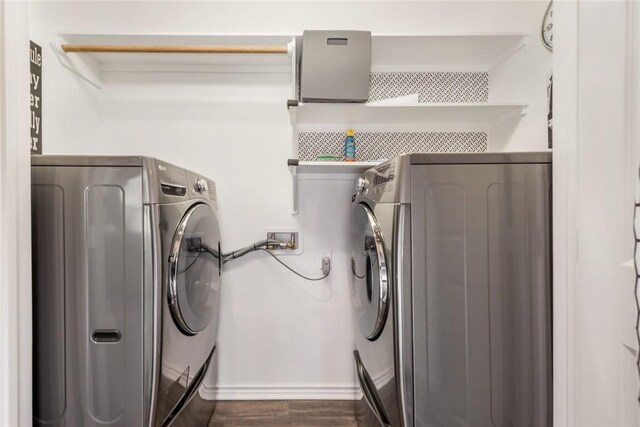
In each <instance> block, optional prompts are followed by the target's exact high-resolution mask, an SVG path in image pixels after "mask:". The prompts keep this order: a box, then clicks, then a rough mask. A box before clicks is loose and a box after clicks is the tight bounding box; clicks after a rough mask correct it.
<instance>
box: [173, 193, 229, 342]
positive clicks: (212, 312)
mask: <svg viewBox="0 0 640 427" xmlns="http://www.w3.org/2000/svg"><path fill="white" fill-rule="evenodd" d="M219 253H220V230H219V228H218V222H217V219H216V216H215V213H214V212H213V210H212V209H211V207H209V206H208V205H206V204H197V205H195V206H194V207H192V208H191V209H190V210H189V211H188V212H187V213H186V214H185V216H184V217H183V218H182V220H181V221H180V224H179V225H178V228H177V230H176V234H175V236H174V238H173V243H172V245H171V256H170V258H169V262H170V268H169V276H170V277H169V306H170V307H171V314H172V315H173V318H174V320H175V321H176V323H177V324H178V326H179V327H180V329H181V330H182V331H183V332H184V333H186V334H189V335H194V334H196V333H198V332H200V331H202V330H203V329H205V328H206V327H207V326H208V325H209V323H211V321H212V319H213V318H214V316H216V315H217V313H216V310H217V307H218V299H219V298H220V266H221V260H220V255H219Z"/></svg>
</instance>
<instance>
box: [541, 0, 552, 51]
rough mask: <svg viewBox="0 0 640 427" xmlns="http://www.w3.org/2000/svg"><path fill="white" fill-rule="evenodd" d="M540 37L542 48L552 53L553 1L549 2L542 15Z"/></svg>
mask: <svg viewBox="0 0 640 427" xmlns="http://www.w3.org/2000/svg"><path fill="white" fill-rule="evenodd" d="M541 36H542V43H544V46H545V47H546V48H547V49H549V51H553V1H550V2H549V6H547V11H546V12H545V13H544V19H543V20H542V32H541Z"/></svg>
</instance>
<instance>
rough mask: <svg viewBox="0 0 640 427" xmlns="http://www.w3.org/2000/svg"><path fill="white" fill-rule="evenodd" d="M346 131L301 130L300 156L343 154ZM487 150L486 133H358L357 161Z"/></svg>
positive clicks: (311, 158) (309, 159)
mask: <svg viewBox="0 0 640 427" xmlns="http://www.w3.org/2000/svg"><path fill="white" fill-rule="evenodd" d="M343 141H344V132H300V133H299V134H298V159H300V160H302V161H314V160H316V158H317V157H318V156H323V155H325V156H337V157H342V155H343ZM483 151H487V134H486V132H367V131H364V132H357V131H356V159H357V160H358V161H367V160H381V159H390V158H393V157H396V156H399V155H400V154H405V153H479V152H483Z"/></svg>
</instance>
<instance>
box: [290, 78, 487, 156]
mask: <svg viewBox="0 0 640 427" xmlns="http://www.w3.org/2000/svg"><path fill="white" fill-rule="evenodd" d="M401 96H414V97H415V98H417V101H418V102H419V103H444V104H459V103H486V102H488V99H489V74H488V73H486V72H418V73H371V76H370V79H369V102H373V101H381V100H385V99H391V98H397V97H401ZM345 130H346V129H336V130H335V131H330V132H319V131H301V132H299V133H298V158H299V159H300V160H302V161H314V160H316V159H317V157H318V156H338V157H342V155H343V142H344V131H345ZM355 131H356V158H357V160H359V161H367V160H379V159H389V158H393V157H395V156H398V155H400V154H404V153H477V152H483V151H487V133H486V132H449V131H446V132H378V131H376V132H373V131H359V130H358V129H357V128H356V129H355Z"/></svg>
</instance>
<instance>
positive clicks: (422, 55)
mask: <svg viewBox="0 0 640 427" xmlns="http://www.w3.org/2000/svg"><path fill="white" fill-rule="evenodd" d="M528 39H529V36H528V34H525V33H504V34H431V35H373V36H372V39H371V71H373V72H386V71H395V72H399V71H404V72H419V71H490V70H492V69H493V68H494V67H496V66H497V65H499V64H500V63H502V62H503V61H504V60H506V59H507V58H509V57H510V56H511V55H513V54H514V53H515V52H517V51H518V50H520V48H522V47H524V46H525V45H526V44H527V43H528Z"/></svg>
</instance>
